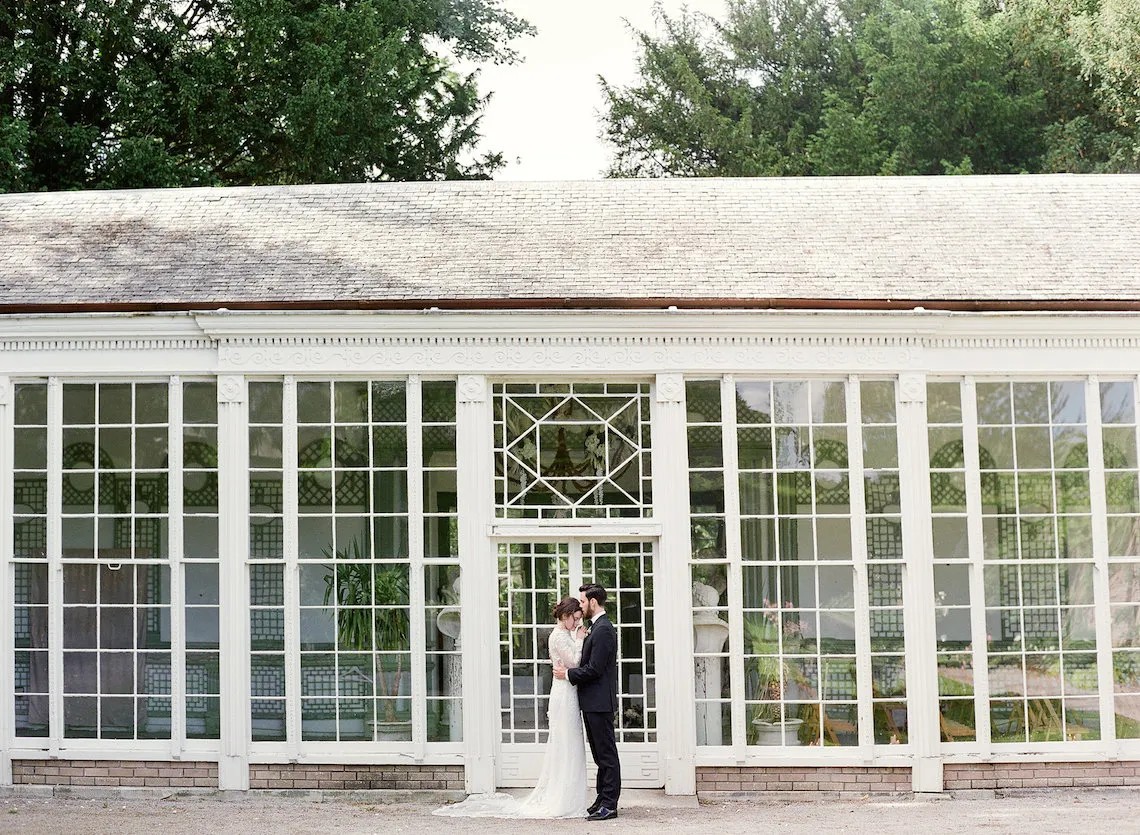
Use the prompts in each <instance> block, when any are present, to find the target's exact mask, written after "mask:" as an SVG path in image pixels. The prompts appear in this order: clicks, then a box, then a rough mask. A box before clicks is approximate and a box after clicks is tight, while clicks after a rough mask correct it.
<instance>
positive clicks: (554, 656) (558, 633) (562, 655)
mask: <svg viewBox="0 0 1140 835" xmlns="http://www.w3.org/2000/svg"><path fill="white" fill-rule="evenodd" d="M548 646H549V648H550V660H551V661H553V662H554V663H555V664H557V665H560V666H562V667H565V668H567V669H569V668H570V667H575V666H577V664H578V657H577V653H576V652H575V651H574V649H575V648H574V639H573V638H572V637H571V636H570V633H569V632H567V631H566V630H565V629H555V630H554V631H553V632H551V633H550V640H549V642H548Z"/></svg>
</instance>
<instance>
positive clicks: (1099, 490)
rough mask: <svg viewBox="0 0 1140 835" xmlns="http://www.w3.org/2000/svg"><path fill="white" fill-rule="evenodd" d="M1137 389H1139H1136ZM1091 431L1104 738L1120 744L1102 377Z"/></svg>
mask: <svg viewBox="0 0 1140 835" xmlns="http://www.w3.org/2000/svg"><path fill="white" fill-rule="evenodd" d="M1134 390H1135V389H1134ZM1085 414H1086V415H1087V424H1086V426H1087V431H1088V440H1087V443H1088V463H1089V507H1090V510H1091V511H1092V520H1093V525H1092V546H1093V602H1094V608H1093V613H1094V617H1095V619H1096V620H1095V628H1096V668H1097V691H1098V693H1099V695H1100V738H1101V740H1102V743H1103V744H1104V745H1105V746H1106V747H1113V748H1115V747H1116V710H1115V706H1114V704H1113V691H1114V689H1115V688H1114V682H1113V672H1112V611H1111V605H1110V602H1109V598H1110V594H1109V586H1108V497H1107V495H1106V492H1105V484H1104V442H1103V437H1104V434H1103V432H1102V431H1101V413H1100V378H1099V377H1097V376H1096V375H1095V374H1094V375H1092V376H1090V377H1089V379H1088V381H1087V382H1086V384H1085Z"/></svg>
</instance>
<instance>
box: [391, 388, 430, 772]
mask: <svg viewBox="0 0 1140 835" xmlns="http://www.w3.org/2000/svg"><path fill="white" fill-rule="evenodd" d="M420 382H421V380H420V378H419V376H417V375H411V376H410V377H408V382H407V388H406V392H407V426H408V428H407V433H406V437H407V443H408V459H407V460H408V558H409V562H410V565H409V566H408V575H409V576H408V597H409V602H410V604H411V611H410V613H409V614H410V617H409V620H410V621H411V624H410V629H409V632H408V634H409V640H410V641H411V647H409V649H410V650H411V656H410V663H411V668H412V676H411V680H412V683H411V693H410V698H411V703H412V711H411V713H412V744H413V747H414V748H415V752H416V761H417V762H419V761H422V760H423V758H424V754H425V746H426V744H427V653H426V645H427V637H426V635H425V630H426V626H425V624H424V618H423V616H422V613H423V611H424V606H425V603H424V445H423V405H422V404H423V397H422V390H421V388H420ZM397 695H398V694H397Z"/></svg>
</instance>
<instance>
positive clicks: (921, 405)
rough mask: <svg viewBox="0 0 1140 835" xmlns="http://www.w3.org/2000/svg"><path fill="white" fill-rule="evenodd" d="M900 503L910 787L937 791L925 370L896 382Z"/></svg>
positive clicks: (938, 764)
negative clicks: (903, 565)
mask: <svg viewBox="0 0 1140 835" xmlns="http://www.w3.org/2000/svg"><path fill="white" fill-rule="evenodd" d="M898 407H899V414H898V439H899V478H900V481H901V488H902V489H901V491H900V492H901V499H900V505H901V510H902V519H903V553H904V554H906V574H905V580H904V582H903V602H904V604H905V606H904V612H905V618H906V620H905V623H906V635H907V641H906V693H907V708H908V717H907V718H908V729H909V735H908V740H909V742H910V746H911V750H912V751H913V752H914V761H913V766H912V770H911V788H912V789H913V790H914V791H916V792H940V791H942V786H943V784H942V756H941V753H940V748H941V733H940V731H939V723H938V715H939V711H938V660H937V657H936V655H935V642H936V638H937V635H936V632H937V630H936V627H935V620H934V614H935V607H934V545H933V538H932V537H933V534H932V531H931V521H930V445H929V441H928V439H927V435H926V375H925V374H918V373H902V374H900V375H899V382H898Z"/></svg>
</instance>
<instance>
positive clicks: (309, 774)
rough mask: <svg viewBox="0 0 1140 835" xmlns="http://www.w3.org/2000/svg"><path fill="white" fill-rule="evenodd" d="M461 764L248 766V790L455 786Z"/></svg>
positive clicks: (460, 785) (458, 784) (460, 777)
mask: <svg viewBox="0 0 1140 835" xmlns="http://www.w3.org/2000/svg"><path fill="white" fill-rule="evenodd" d="M463 780H464V775H463V766H461V765H314V764H306V763H284V764H272V765H265V764H262V765H257V764H255V765H251V766H250V767H249V787H250V788H251V789H457V790H459V791H462V790H463Z"/></svg>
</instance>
